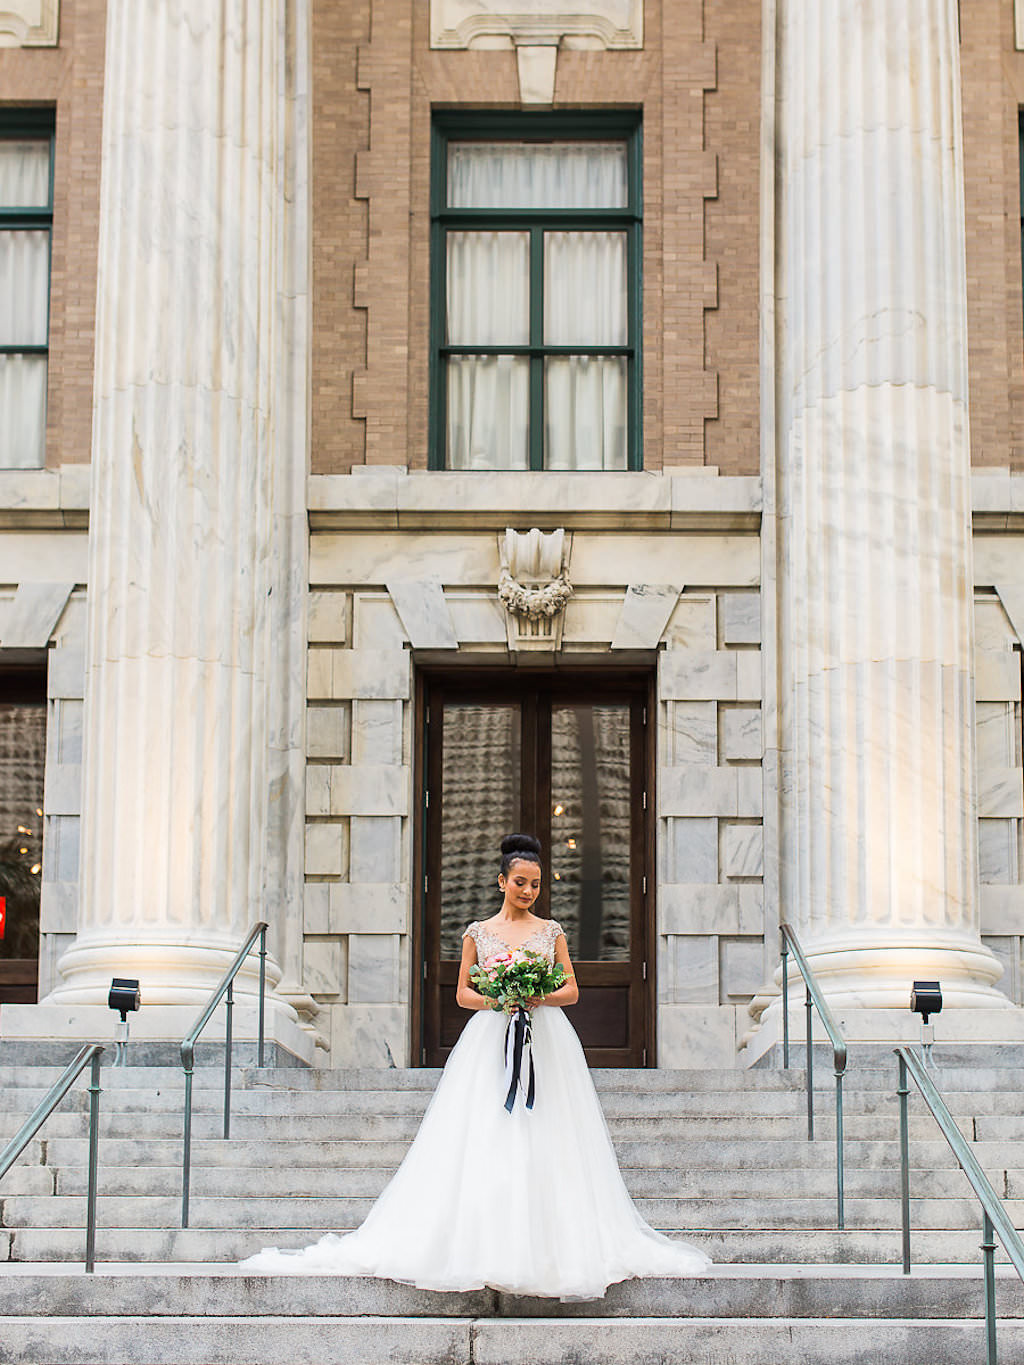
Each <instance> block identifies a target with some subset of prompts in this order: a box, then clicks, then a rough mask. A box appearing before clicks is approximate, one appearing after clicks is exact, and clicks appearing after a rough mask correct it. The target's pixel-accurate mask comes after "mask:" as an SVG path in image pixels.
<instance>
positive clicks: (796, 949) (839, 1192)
mask: <svg viewBox="0 0 1024 1365" xmlns="http://www.w3.org/2000/svg"><path fill="white" fill-rule="evenodd" d="M779 931H780V933H781V935H782V1039H783V1043H782V1064H783V1066H784V1067H788V1066H789V953H790V950H791V949H792V952H793V956H794V957H795V958H796V964H797V966H798V967H799V968H800V972H801V975H802V976H803V979H804V985H805V986H806V987H807V998H806V1010H807V1140H808V1142H810V1141H812V1140H813V1138H814V1048H813V1045H812V1022H813V1016H812V1014H811V1009H812V1007H813V1008H814V1009H816V1010H817V1011H818V1017H819V1019H820V1020H821V1022H822V1025H823V1026H824V1029H825V1032H826V1033H827V1034H828V1036H829V1041H830V1042H831V1044H832V1059H833V1063H834V1066H835V1074H836V1221H837V1226H838V1227H839V1229H840V1230H842V1229H843V1228H845V1226H846V1216H845V1211H844V1191H843V1186H844V1179H845V1177H844V1171H843V1074H844V1073H845V1071H846V1043H845V1041H844V1039H843V1036H842V1034H841V1033H840V1032H839V1028H838V1026H837V1024H836V1021H835V1020H834V1019H833V1018H832V1011H831V1010H830V1009H829V1007H828V1004H827V1003H826V1001H825V997H824V996H823V995H822V993H821V989H820V987H819V986H818V983H817V981H816V980H815V979H814V973H813V972H812V971H811V968H810V966H809V964H808V962H807V959H806V957H804V953H803V949H802V948H801V947H800V940H799V939H798V938H797V936H796V934H795V933H794V931H793V929H792V928H791V927H790V926H789V925H788V924H785V923H783V924H780V925H779Z"/></svg>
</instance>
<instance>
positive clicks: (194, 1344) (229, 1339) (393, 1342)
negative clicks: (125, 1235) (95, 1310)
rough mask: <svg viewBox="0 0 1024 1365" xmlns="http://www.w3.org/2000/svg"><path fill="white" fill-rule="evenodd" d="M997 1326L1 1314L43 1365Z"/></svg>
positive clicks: (534, 1357) (726, 1357)
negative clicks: (85, 1326)
mask: <svg viewBox="0 0 1024 1365" xmlns="http://www.w3.org/2000/svg"><path fill="white" fill-rule="evenodd" d="M1000 1328H1001V1330H1000V1335H999V1341H1000V1346H1001V1349H1002V1351H1003V1353H1004V1359H1006V1360H1011V1359H1020V1358H1021V1353H1022V1352H1024V1323H1022V1322H1021V1321H1020V1320H1019V1319H1012V1320H1010V1321H1007V1322H1003V1323H1001V1324H1000ZM984 1349H985V1325H984V1322H983V1321H982V1320H980V1319H968V1320H965V1319H962V1318H888V1319H885V1320H879V1319H871V1318H860V1317H850V1318H834V1317H821V1318H798V1319H790V1318H784V1317H778V1318H761V1319H760V1320H759V1321H758V1324H757V1330H756V1332H754V1331H752V1330H751V1326H750V1322H749V1320H748V1319H745V1318H731V1317H728V1318H708V1317H694V1318H672V1319H669V1320H666V1319H664V1318H654V1317H629V1318H615V1317H605V1318H599V1317H593V1318H588V1319H585V1320H580V1319H578V1318H575V1319H574V1318H567V1319H557V1318H490V1319H467V1318H443V1317H432V1318H427V1317H419V1318H408V1317H390V1318H389V1317H370V1316H366V1317H360V1318H345V1317H342V1318H338V1317H319V1316H303V1317H295V1316H287V1317H281V1316H269V1315H268V1316H265V1317H251V1318H241V1319H239V1318H237V1317H214V1316H211V1317H196V1316H187V1317H186V1316H182V1317H173V1318H158V1317H142V1316H135V1317H106V1316H97V1317H93V1318H91V1319H90V1320H89V1331H88V1333H87V1334H85V1336H84V1337H83V1331H82V1319H81V1318H77V1317H59V1316H56V1315H54V1316H48V1317H46V1318H26V1317H14V1318H2V1319H0V1362H15V1361H17V1362H25V1361H32V1362H33V1363H34V1365H83V1362H89V1365H123V1363H124V1362H125V1361H132V1362H136V1363H137V1365H237V1362H238V1361H239V1360H244V1361H246V1362H247V1363H248V1365H281V1363H282V1362H286V1365H383V1362H384V1361H388V1362H390V1365H435V1362H436V1365H463V1363H464V1362H470V1361H472V1362H473V1363H474V1365H508V1362H509V1361H514V1360H517V1361H530V1362H531V1365H567V1362H570V1361H594V1360H597V1361H601V1362H602V1363H603V1365H627V1363H628V1362H637V1363H638V1365H639V1362H646V1363H647V1365H655V1363H657V1365H661V1363H662V1362H664V1363H665V1365H667V1363H668V1362H678V1361H697V1360H699V1361H700V1362H701V1365H764V1363H765V1362H766V1361H782V1360H785V1361H793V1360H804V1361H812V1360H813V1361H825V1360H827V1361H829V1362H830V1365H854V1363H856V1365H864V1362H866V1361H870V1362H872V1365H919V1362H920V1361H922V1360H935V1361H943V1362H946V1361H968V1360H980V1359H982V1358H983V1353H984Z"/></svg>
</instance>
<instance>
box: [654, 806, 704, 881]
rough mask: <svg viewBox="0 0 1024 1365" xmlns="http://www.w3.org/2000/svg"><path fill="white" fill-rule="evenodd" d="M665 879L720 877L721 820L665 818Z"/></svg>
mask: <svg viewBox="0 0 1024 1365" xmlns="http://www.w3.org/2000/svg"><path fill="white" fill-rule="evenodd" d="M663 848H664V864H665V866H664V868H663V871H662V876H661V880H662V881H663V882H686V883H690V884H693V883H705V884H706V883H711V882H717V881H718V821H717V820H716V819H714V818H713V817H712V818H711V819H707V818H702V819H684V818H678V817H676V818H673V819H669V820H666V821H665V838H664V843H663Z"/></svg>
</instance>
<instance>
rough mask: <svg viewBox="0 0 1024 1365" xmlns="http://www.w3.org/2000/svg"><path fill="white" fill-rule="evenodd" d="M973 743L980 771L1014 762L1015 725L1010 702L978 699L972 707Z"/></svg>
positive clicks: (993, 769)
mask: <svg viewBox="0 0 1024 1365" xmlns="http://www.w3.org/2000/svg"><path fill="white" fill-rule="evenodd" d="M974 745H975V750H976V752H977V755H978V771H979V774H980V773H982V772H984V771H986V770H991V771H998V770H999V769H1001V768H1012V767H1015V766H1016V764H1017V726H1016V724H1015V719H1014V709H1013V705H1012V703H1010V702H998V701H996V702H979V703H978V705H977V706H976V708H975V722H974Z"/></svg>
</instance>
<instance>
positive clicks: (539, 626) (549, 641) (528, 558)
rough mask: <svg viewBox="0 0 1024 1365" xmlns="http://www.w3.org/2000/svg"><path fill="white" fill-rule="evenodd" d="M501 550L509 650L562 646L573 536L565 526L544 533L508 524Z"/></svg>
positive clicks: (500, 579)
mask: <svg viewBox="0 0 1024 1365" xmlns="http://www.w3.org/2000/svg"><path fill="white" fill-rule="evenodd" d="M498 550H499V553H500V556H501V572H500V573H499V575H498V598H499V600H500V602H501V604H502V607H503V608H504V610H505V625H506V629H507V632H508V647H509V649H514V650H552V649H559V648H560V647H561V643H562V627H563V625H564V623H565V606H566V603H567V602H568V601H569V598H570V597H571V596H572V584H571V583H570V582H569V556H570V554H571V552H572V537H571V535H570V536H567V535H566V533H565V531H564V530H562V529H559V530H557V531H549V532H547V533H544V532H542V531H539V530H537V529H536V528H534V529H533V530H532V531H525V532H523V531H513V530H512V529H511V527H510V528H509V529H508V530H506V532H505V534H504V536H502V538H501V539H500V540H499V542H498Z"/></svg>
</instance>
